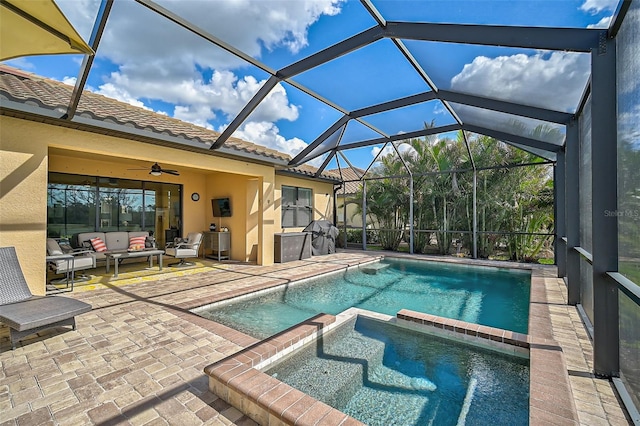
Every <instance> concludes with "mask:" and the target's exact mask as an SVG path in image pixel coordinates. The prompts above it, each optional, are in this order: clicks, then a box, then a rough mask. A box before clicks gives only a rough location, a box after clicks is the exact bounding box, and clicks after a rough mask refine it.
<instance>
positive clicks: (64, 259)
mask: <svg viewBox="0 0 640 426" xmlns="http://www.w3.org/2000/svg"><path fill="white" fill-rule="evenodd" d="M78 238H79V241H80V244H81V245H82V247H81V248H77V249H73V248H71V247H70V246H69V247H67V244H65V243H62V244H60V243H59V242H58V241H57V240H55V239H53V238H48V239H47V256H46V259H47V263H48V264H49V265H50V266H51V268H52V270H53V271H54V272H56V273H61V274H64V275H65V276H66V278H65V280H66V281H67V288H68V290H69V291H72V290H73V282H74V280H75V273H76V272H77V271H82V270H86V269H91V268H95V267H96V262H97V261H98V260H104V261H105V262H106V272H107V273H108V272H109V269H110V263H111V261H112V260H113V264H114V275H113V276H114V277H117V276H118V265H119V264H120V263H121V262H122V261H123V260H125V259H133V258H142V257H147V258H148V259H149V267H152V266H153V257H154V256H156V257H157V260H158V266H159V269H160V270H162V255H163V254H167V255H169V256H172V257H175V258H176V259H180V262H178V263H175V264H172V265H170V266H185V265H190V264H192V263H189V262H185V259H186V258H190V257H198V252H199V247H200V243H201V241H202V233H200V232H193V233H190V234H189V235H188V236H187V238H186V239H184V240H182V239H180V240H179V241H175V242H173V243H171V244H170V245H168V246H167V247H166V248H165V249H164V250H162V249H158V248H157V247H155V245H151V246H148V245H149V242H150V241H151V240H150V238H149V234H148V233H147V232H104V233H103V232H92V233H85V234H79V236H78ZM85 242H89V244H84V243H85ZM0 270H2V274H0V322H2V323H4V324H6V325H7V326H8V327H9V331H10V340H11V347H12V349H15V345H16V343H17V342H18V341H20V340H22V339H23V338H24V337H26V336H29V335H31V334H34V333H38V332H40V331H42V330H45V329H50V328H57V327H60V326H71V328H72V329H73V330H75V328H76V321H75V317H76V316H77V315H80V314H83V313H85V312H88V311H90V310H91V309H92V307H91V305H90V304H88V303H85V302H81V301H79V300H76V299H73V298H70V297H64V296H52V295H47V296H35V295H33V293H31V290H30V289H29V286H28V285H27V281H26V279H25V277H24V274H23V272H22V268H21V266H20V263H19V261H18V256H17V254H16V250H15V247H0Z"/></svg>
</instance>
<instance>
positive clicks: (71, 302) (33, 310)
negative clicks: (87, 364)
mask: <svg viewBox="0 0 640 426" xmlns="http://www.w3.org/2000/svg"><path fill="white" fill-rule="evenodd" d="M0 270H1V271H2V273H1V274H0V321H1V322H3V323H5V324H6V325H7V326H9V331H10V339H11V348H12V349H15V347H16V342H17V341H19V340H22V338H24V337H25V336H29V335H31V334H34V333H38V332H40V331H42V330H45V329H49V328H54V327H60V326H65V325H70V326H71V327H72V329H73V330H75V329H76V319H75V317H76V315H80V314H83V313H85V312H89V311H90V310H91V305H89V304H88V303H85V302H81V301H79V300H75V299H72V298H70V297H63V296H34V295H33V294H32V293H31V290H29V286H28V285H27V281H26V280H25V278H24V274H23V273H22V268H21V267H20V262H19V261H18V256H17V255H16V250H15V247H0Z"/></svg>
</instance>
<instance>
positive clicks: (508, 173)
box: [2, 0, 640, 418]
mask: <svg viewBox="0 0 640 426" xmlns="http://www.w3.org/2000/svg"><path fill="white" fill-rule="evenodd" d="M8 3H14V2H13V1H7V2H5V1H4V0H3V2H2V7H7V4H8ZM58 3H59V5H60V8H61V10H62V11H63V12H64V13H65V14H66V15H67V16H68V17H69V19H70V21H71V23H72V24H73V25H74V27H75V28H76V29H78V32H79V33H80V35H82V36H83V38H85V40H88V44H89V46H90V47H91V48H92V49H93V51H94V52H95V55H85V56H83V60H82V61H75V62H73V64H72V63H71V62H68V63H67V62H65V63H64V64H63V62H62V61H63V60H62V59H60V60H59V61H60V62H59V63H55V65H56V67H57V69H58V71H56V72H57V73H58V74H56V73H55V72H54V71H51V72H50V75H49V76H50V77H53V78H56V79H59V80H64V79H66V80H65V81H68V82H69V83H70V84H73V85H74V86H75V87H74V90H73V93H72V95H71V97H70V98H69V99H64V100H62V101H63V102H61V103H63V104H65V105H67V107H66V108H65V110H64V111H58V112H59V114H58V115H57V116H56V117H54V118H55V119H59V120H61V121H65V122H67V123H69V125H73V124H74V123H82V124H83V125H91V126H94V127H95V128H107V127H108V128H109V129H112V128H113V125H111V124H109V125H106V124H104V123H102V122H99V121H98V120H92V119H91V118H90V117H87V116H83V117H77V116H76V108H77V106H78V103H79V101H80V100H81V98H82V96H83V91H85V90H89V91H95V92H99V93H101V94H103V95H105V96H110V97H115V98H117V99H119V100H126V101H128V102H130V103H133V104H135V105H138V106H143V107H145V108H149V109H153V110H155V111H159V112H164V113H165V114H168V115H170V116H172V117H175V118H178V119H181V120H184V121H189V122H192V123H195V124H198V125H201V126H203V127H207V128H209V129H215V130H218V131H219V137H218V138H217V140H216V141H215V142H213V143H202V141H197V140H190V139H188V138H184V137H172V136H171V137H170V136H167V137H166V138H165V139H164V140H163V143H165V144H170V145H171V146H174V147H177V148H180V147H184V148H185V149H189V150H198V149H199V150H202V151H203V152H204V151H207V150H222V151H223V150H224V147H223V144H224V143H225V142H227V141H228V140H229V138H231V137H232V136H233V137H238V138H241V139H245V140H248V141H251V142H254V143H257V144H262V145H266V146H269V147H271V148H274V149H276V150H279V151H282V152H286V153H288V154H290V158H291V160H290V162H289V163H288V164H286V165H284V166H283V168H289V167H290V168H298V169H300V168H304V167H306V166H308V165H311V166H313V167H314V168H313V169H309V168H306V169H304V170H306V171H307V173H311V174H313V175H314V176H315V177H321V176H325V177H326V175H327V174H328V175H331V176H333V177H334V178H335V179H336V180H337V181H339V182H340V183H339V184H336V185H335V189H334V194H333V197H334V200H335V203H334V205H335V206H336V207H335V211H334V222H335V224H336V226H338V228H339V229H340V231H341V235H340V236H339V238H338V239H339V242H338V244H341V245H342V246H343V247H344V246H346V247H357V248H365V249H371V248H373V247H375V248H382V249H385V250H400V251H403V250H404V251H408V252H411V253H427V254H442V255H458V256H464V257H473V258H496V259H504V260H517V261H539V260H540V259H545V260H546V261H547V262H549V263H554V264H555V265H557V270H558V274H559V276H560V277H563V278H564V280H565V283H566V285H567V293H568V300H569V303H570V304H571V305H577V306H578V309H579V312H580V313H581V316H582V319H583V321H584V323H585V325H586V327H587V329H588V330H589V332H590V335H591V337H592V339H593V348H594V373H595V374H596V375H598V376H602V377H610V378H612V380H613V381H614V383H615V384H616V388H617V389H618V391H619V392H620V395H621V398H622V399H623V400H624V402H625V405H626V406H627V407H628V408H629V412H630V413H631V414H632V416H636V418H637V411H635V408H634V404H635V407H639V406H640V327H639V325H640V78H639V77H638V76H640V2H639V1H637V0H621V1H618V0H606V1H605V0H603V1H598V2H594V1H587V0H584V1H583V0H566V1H537V0H536V1H508V2H507V1H489V0H487V1H462V0H460V1H420V2H416V1H404V0H397V1H385V0H360V1H353V0H351V1H339V0H325V1H320V0H317V1H312V2H304V1H296V2H293V1H291V2H287V1H282V2H280V1H264V2H257V3H252V4H251V5H250V6H249V3H247V2H223V1H212V2H204V1H157V2H155V1H151V0H136V1H118V2H114V1H110V0H104V1H101V2H97V1H96V2H88V3H87V4H89V6H88V8H84V7H85V6H82V7H80V6H79V5H78V3H77V2H75V1H68V2H65V1H59V2H58ZM299 16H304V17H305V19H306V20H301V21H300V22H302V23H301V24H300V25H298V26H296V25H293V24H291V23H292V22H294V21H295V18H296V17H299ZM274 22H277V23H280V24H279V25H275V26H272V27H270V26H268V25H266V23H274ZM295 22H298V21H295ZM273 28H277V30H273ZM268 29H269V31H267V30H268ZM253 33H255V36H252V34H253ZM252 37H253V38H252ZM51 63H54V62H51ZM10 64H11V65H14V66H17V67H20V62H16V63H12V62H10ZM30 66H32V67H34V68H36V69H37V68H38V67H45V59H42V60H41V62H38V59H37V58H34V59H33V60H32V61H31V63H30ZM60 69H62V71H60ZM170 78H173V79H175V81H177V82H178V83H179V84H176V85H175V86H169V85H168V84H167V82H168V81H169V79H170ZM5 105H6V103H5ZM4 108H5V106H3V109H4ZM15 108H18V107H15ZM25 108H26V107H25ZM25 111H26V110H25ZM28 112H29V113H30V114H33V113H34V111H33V110H32V109H29V111H28ZM49 118H51V117H49ZM109 126H111V127H109ZM120 127H121V128H119V129H118V130H119V131H123V132H126V131H127V128H126V127H125V126H120ZM138 136H139V135H138ZM309 170H313V171H312V172H309ZM634 413H635V414H634Z"/></svg>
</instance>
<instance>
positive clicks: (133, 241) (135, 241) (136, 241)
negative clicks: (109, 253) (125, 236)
mask: <svg viewBox="0 0 640 426" xmlns="http://www.w3.org/2000/svg"><path fill="white" fill-rule="evenodd" d="M146 241H147V237H146V236H144V235H143V236H141V237H131V238H129V250H143V249H144V245H145V242H146Z"/></svg>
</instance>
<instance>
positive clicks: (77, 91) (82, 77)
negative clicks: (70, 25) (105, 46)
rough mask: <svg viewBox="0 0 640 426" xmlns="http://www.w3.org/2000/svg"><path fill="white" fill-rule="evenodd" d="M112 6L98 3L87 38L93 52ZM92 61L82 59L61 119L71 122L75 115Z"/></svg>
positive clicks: (110, 2) (105, 1) (107, 2)
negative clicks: (89, 35) (67, 104)
mask: <svg viewBox="0 0 640 426" xmlns="http://www.w3.org/2000/svg"><path fill="white" fill-rule="evenodd" d="M112 6H113V0H102V2H100V8H99V9H98V14H97V15H96V20H95V23H94V24H93V29H92V30H91V37H90V38H89V45H90V46H91V48H92V49H93V51H94V52H97V51H98V46H99V45H100V40H101V39H102V34H104V28H105V26H106V25H107V20H108V19H109V14H110V13H111V7H112ZM94 59H95V55H85V56H84V58H82V65H80V71H78V78H77V79H76V84H75V85H74V86H73V92H72V93H71V98H70V100H69V106H68V107H67V112H66V113H65V114H64V115H63V116H62V117H61V118H63V119H65V120H72V119H73V117H74V116H75V115H76V110H77V109H78V104H79V103H80V97H81V96H82V91H83V90H84V87H85V85H86V84H87V79H88V78H89V72H90V71H91V66H92V65H93V61H94Z"/></svg>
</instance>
